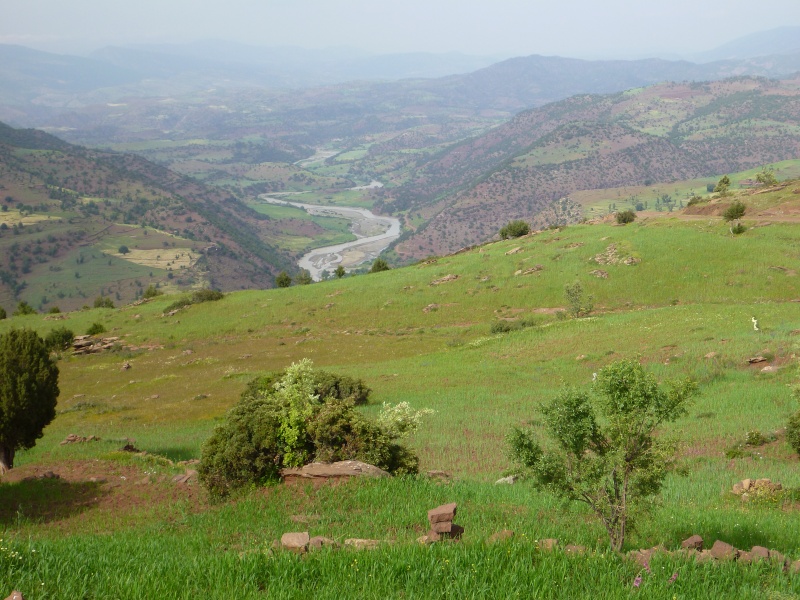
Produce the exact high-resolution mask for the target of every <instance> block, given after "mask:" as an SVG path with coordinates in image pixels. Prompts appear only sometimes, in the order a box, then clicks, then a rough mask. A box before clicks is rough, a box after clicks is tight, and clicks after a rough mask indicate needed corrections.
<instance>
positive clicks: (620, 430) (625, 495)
mask: <svg viewBox="0 0 800 600" xmlns="http://www.w3.org/2000/svg"><path fill="white" fill-rule="evenodd" d="M695 390H696V385H695V384H694V383H693V382H691V381H689V380H686V381H683V382H676V383H671V384H669V385H668V386H667V389H666V390H665V389H662V388H661V387H660V386H659V385H658V382H657V381H656V379H655V377H654V376H653V375H652V374H650V373H647V372H645V370H644V369H643V368H642V366H641V365H640V364H639V363H638V362H636V361H633V360H622V361H618V362H615V363H612V364H610V365H608V366H607V367H605V368H603V369H602V370H601V371H600V373H599V374H598V376H597V380H596V381H595V384H594V391H595V392H596V394H595V395H590V394H589V393H587V392H584V391H580V390H577V389H570V388H566V389H564V390H562V391H561V393H560V394H559V395H558V396H556V397H555V398H554V399H553V400H552V401H551V402H550V403H549V404H547V405H546V406H545V407H544V409H543V413H544V418H545V427H546V430H547V432H548V433H549V434H550V437H552V438H553V441H554V442H555V444H554V445H551V446H548V447H546V448H542V446H541V445H540V444H539V442H538V439H537V436H536V434H535V433H534V432H533V431H532V430H521V429H515V430H514V431H513V432H512V433H511V435H510V436H509V440H508V441H509V446H510V456H511V458H512V459H513V460H515V461H516V462H517V463H519V464H520V465H521V466H522V467H524V468H526V469H530V471H531V473H532V474H533V476H534V478H535V479H536V480H537V482H538V483H539V484H540V485H542V486H544V487H545V488H547V489H548V490H550V491H552V492H554V493H556V494H558V495H559V496H561V497H563V498H566V499H568V500H576V501H578V502H583V503H585V504H587V505H588V506H589V508H590V509H591V510H592V512H593V513H594V514H595V516H597V517H598V518H599V519H600V520H601V521H602V523H603V525H604V526H605V528H606V531H607V532H608V537H609V541H610V544H611V548H612V549H613V550H615V551H617V552H619V551H621V550H622V547H623V545H624V543H625V535H626V533H627V531H628V529H629V528H630V526H631V525H632V523H633V517H634V514H635V512H636V511H637V510H638V509H640V508H641V505H642V503H643V501H644V500H645V499H646V498H648V497H651V496H653V495H655V494H657V493H658V492H659V491H660V489H661V484H662V483H663V481H664V478H665V477H666V475H667V474H668V473H669V472H671V471H672V470H674V468H675V467H676V456H675V446H674V444H672V443H670V442H668V441H666V440H664V439H659V438H657V437H656V436H655V432H656V430H657V429H658V428H659V426H660V425H662V424H663V423H666V422H670V421H674V420H675V419H677V418H678V417H680V416H682V415H683V414H685V412H686V405H687V404H688V402H689V400H690V398H691V397H692V395H693V394H694V392H695Z"/></svg>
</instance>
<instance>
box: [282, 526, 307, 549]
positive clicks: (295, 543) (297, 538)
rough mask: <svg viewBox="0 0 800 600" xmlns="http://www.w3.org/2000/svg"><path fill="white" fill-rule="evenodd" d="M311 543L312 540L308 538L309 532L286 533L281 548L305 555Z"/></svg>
mask: <svg viewBox="0 0 800 600" xmlns="http://www.w3.org/2000/svg"><path fill="white" fill-rule="evenodd" d="M310 542H311V538H310V537H309V536H308V532H307V531H303V532H300V533H297V532H294V533H284V534H283V535H282V536H281V547H282V548H283V549H284V550H288V551H289V552H295V553H297V554H305V553H306V552H308V545H309V543H310Z"/></svg>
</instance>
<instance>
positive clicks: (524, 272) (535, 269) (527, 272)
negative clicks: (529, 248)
mask: <svg viewBox="0 0 800 600" xmlns="http://www.w3.org/2000/svg"><path fill="white" fill-rule="evenodd" d="M540 271H544V265H533V266H532V267H530V268H528V269H525V270H522V269H519V270H517V271H515V272H514V276H516V277H518V276H520V275H530V274H531V273H538V272H540Z"/></svg>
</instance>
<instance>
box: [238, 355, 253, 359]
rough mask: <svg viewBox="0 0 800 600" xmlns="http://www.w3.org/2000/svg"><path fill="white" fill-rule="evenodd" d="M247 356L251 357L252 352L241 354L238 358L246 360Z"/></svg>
mask: <svg viewBox="0 0 800 600" xmlns="http://www.w3.org/2000/svg"><path fill="white" fill-rule="evenodd" d="M248 358H253V355H252V354H242V355H241V356H240V357H239V360H247V359H248Z"/></svg>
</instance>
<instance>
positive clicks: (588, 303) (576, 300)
mask: <svg viewBox="0 0 800 600" xmlns="http://www.w3.org/2000/svg"><path fill="white" fill-rule="evenodd" d="M564 298H565V299H566V301H567V304H568V305H569V306H568V308H567V312H568V313H569V316H571V317H572V318H573V319H577V318H579V317H585V316H587V315H588V314H589V313H591V312H592V309H593V308H594V304H593V300H594V299H593V298H592V296H586V295H585V294H584V291H583V285H581V282H580V281H576V282H575V283H573V284H572V285H569V284H567V285H566V286H564Z"/></svg>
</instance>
